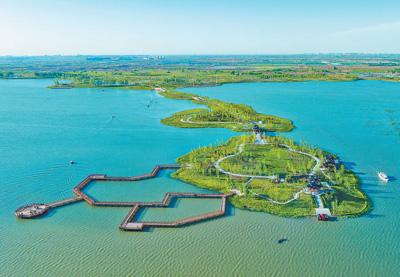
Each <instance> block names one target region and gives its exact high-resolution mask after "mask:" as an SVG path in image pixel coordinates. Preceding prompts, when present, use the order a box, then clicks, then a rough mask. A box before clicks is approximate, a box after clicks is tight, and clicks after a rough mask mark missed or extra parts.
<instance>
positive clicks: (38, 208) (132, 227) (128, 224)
mask: <svg viewBox="0 0 400 277" xmlns="http://www.w3.org/2000/svg"><path fill="white" fill-rule="evenodd" d="M179 168H180V165H179V164H161V165H157V166H155V167H154V168H153V170H152V171H151V172H150V173H148V174H142V175H138V176H128V177H121V176H107V175H105V174H91V175H89V176H87V177H86V178H85V179H83V180H82V181H81V182H79V184H78V185H76V186H75V187H74V189H73V192H74V193H75V195H76V197H73V198H68V199H63V200H60V201H56V202H52V203H49V204H30V205H25V206H22V207H20V208H18V209H17V210H16V211H15V215H16V216H17V217H18V218H34V217H39V216H42V215H44V214H46V213H47V212H48V211H49V210H50V209H52V208H57V207H61V206H65V205H69V204H72V203H75V202H78V201H85V202H86V203H88V204H89V205H91V206H97V207H132V208H131V209H130V211H129V212H128V214H127V215H126V216H125V218H124V220H123V221H122V223H121V224H120V226H119V229H120V230H123V231H143V230H144V229H145V228H151V227H181V226H184V225H188V224H193V223H196V222H200V221H204V220H209V219H212V218H216V217H220V216H223V215H224V214H225V211H226V199H227V198H228V197H230V196H232V195H233V194H232V193H229V194H200V193H189V192H167V193H166V194H165V196H164V198H163V199H162V200H161V201H159V202H157V201H153V202H118V201H109V202H108V201H96V200H95V199H93V198H91V197H90V196H89V195H87V194H86V193H85V192H84V191H83V189H84V188H85V187H86V186H88V185H89V184H90V183H91V182H93V181H122V182H125V181H127V182H132V181H140V180H145V179H150V178H154V177H156V176H157V175H158V173H159V172H160V171H161V170H166V169H179ZM173 198H220V199H221V206H220V208H219V210H217V211H213V212H209V213H205V214H202V215H197V216H193V217H188V218H183V219H179V220H176V221H171V222H157V221H154V222H135V221H134V218H135V216H136V214H137V213H138V212H139V210H140V209H142V208H146V207H147V208H149V207H150V208H151V207H156V208H166V207H168V206H169V205H170V203H171V200H172V199H173Z"/></svg>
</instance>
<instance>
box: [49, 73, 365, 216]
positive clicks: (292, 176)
mask: <svg viewBox="0 0 400 277" xmlns="http://www.w3.org/2000/svg"><path fill="white" fill-rule="evenodd" d="M249 76H250V78H249ZM278 76H279V77H275V78H272V79H271V78H269V79H262V78H264V77H265V75H261V74H250V73H248V72H247V73H241V74H236V73H235V72H232V71H231V72H227V71H221V72H219V71H218V70H214V71H210V70H203V71H196V70H188V71H186V70H180V71H177V70H175V71H171V70H143V71H142V72H141V71H139V72H134V73H109V72H106V73H102V72H100V73H99V72H85V73H74V74H72V75H69V76H67V75H66V76H64V78H65V79H67V80H68V82H60V81H59V80H56V81H55V83H54V85H52V86H50V87H51V88H63V87H66V88H68V87H125V88H128V89H146V90H155V91H156V92H157V93H158V94H160V95H162V96H164V97H168V98H171V99H176V100H186V101H192V102H193V103H195V104H199V105H202V106H206V107H207V108H196V109H191V110H185V111H180V112H177V113H175V114H173V115H171V116H170V117H167V118H164V119H162V120H161V122H162V123H163V124H165V125H169V126H174V127H179V128H228V129H230V130H232V131H235V132H247V133H249V132H252V133H253V134H252V135H244V136H237V137H233V138H231V139H230V140H229V141H228V142H227V143H226V144H223V145H218V146H207V147H204V148H200V149H196V150H194V151H192V152H191V153H189V154H187V155H185V156H183V157H180V158H178V159H177V161H178V163H179V164H180V165H181V166H182V167H181V169H179V170H178V171H176V172H175V173H174V174H173V177H174V178H177V179H179V180H182V181H185V182H187V183H190V184H194V185H197V186H199V187H202V188H207V189H211V190H215V191H219V192H223V193H233V194H234V196H233V197H231V200H230V201H231V203H232V204H233V205H234V206H235V207H238V208H243V209H248V210H254V211H261V212H267V213H271V214H275V215H280V216H286V217H304V216H312V215H315V214H317V216H318V218H319V219H320V217H321V215H322V218H323V219H324V220H325V219H326V218H333V216H335V217H336V216H358V215H361V214H364V213H366V212H367V211H369V209H370V207H371V205H370V201H369V199H368V197H367V196H366V194H364V193H363V192H362V191H361V189H360V187H359V179H358V178H357V176H356V175H355V173H354V172H352V171H350V170H347V169H345V167H344V164H343V163H342V162H340V161H339V160H338V158H337V157H335V156H334V155H332V154H330V153H326V152H324V151H322V150H319V149H315V148H312V147H310V146H305V145H301V146H300V145H296V144H295V143H294V142H293V141H291V140H289V139H286V138H283V137H279V136H264V132H288V131H291V130H292V129H293V128H294V125H293V123H292V121H291V120H289V119H285V118H280V117H278V116H274V115H265V114H261V113H258V112H256V111H255V110H254V109H253V108H252V107H250V106H247V105H244V104H235V103H228V102H225V101H221V100H218V99H212V98H208V97H203V96H199V95H196V94H191V93H186V92H180V91H178V90H177V89H178V88H179V87H182V86H188V85H190V84H191V86H204V85H220V84H224V83H231V82H258V81H265V80H268V81H282V80H284V81H301V80H304V79H307V80H325V81H337V80H347V81H350V80H355V79H356V77H355V76H354V75H350V74H343V75H333V74H320V75H319V74H318V73H314V74H313V75H301V74H298V75H296V78H294V77H293V76H292V77H290V76H291V75H282V76H285V78H283V79H282V78H281V77H282V76H281V75H278ZM137 77H139V78H137ZM112 78H114V79H112ZM215 79H216V80H220V81H219V82H218V81H217V82H215V83H213V80H215ZM255 128H256V129H255ZM325 216H326V217H325Z"/></svg>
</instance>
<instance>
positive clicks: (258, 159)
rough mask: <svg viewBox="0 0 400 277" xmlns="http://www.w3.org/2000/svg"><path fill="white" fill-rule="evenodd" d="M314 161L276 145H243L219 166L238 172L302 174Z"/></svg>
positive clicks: (262, 174) (308, 170) (310, 167)
mask: <svg viewBox="0 0 400 277" xmlns="http://www.w3.org/2000/svg"><path fill="white" fill-rule="evenodd" d="M314 165H315V161H314V160H313V159H312V158H310V157H308V156H305V155H302V154H299V153H295V152H291V151H289V150H288V149H287V148H285V147H280V146H277V145H254V144H252V145H245V146H244V149H243V152H242V153H240V154H239V155H237V156H234V157H230V158H227V159H225V160H223V161H222V163H221V164H220V166H221V167H222V168H223V169H225V170H227V171H229V172H235V173H240V174H253V175H260V176H267V175H300V174H302V175H304V174H308V173H309V172H310V170H311V169H312V168H313V166H314Z"/></svg>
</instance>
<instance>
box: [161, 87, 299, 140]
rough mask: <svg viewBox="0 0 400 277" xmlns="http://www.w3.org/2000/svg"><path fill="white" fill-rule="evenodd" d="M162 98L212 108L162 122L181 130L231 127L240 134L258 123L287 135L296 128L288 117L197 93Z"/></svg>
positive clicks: (185, 113)
mask: <svg viewBox="0 0 400 277" xmlns="http://www.w3.org/2000/svg"><path fill="white" fill-rule="evenodd" d="M161 94H162V95H164V96H166V97H169V98H174V99H184V100H191V101H193V102H194V103H197V104H203V105H206V106H207V107H208V109H192V110H187V111H182V112H178V113H175V114H173V115H172V116H170V117H168V118H165V119H163V120H162V121H161V122H162V123H164V124H166V125H170V126H175V127H180V128H228V129H231V130H233V131H236V132H245V131H251V129H252V127H253V126H254V124H255V123H257V125H258V126H259V127H260V128H262V129H265V130H268V131H277V132H287V131H290V130H292V129H293V123H292V122H291V121H290V120H288V119H284V118H280V117H278V116H273V115H265V114H260V113H257V112H256V111H255V110H254V109H253V108H252V107H250V106H247V105H243V104H234V103H228V102H224V101H220V100H217V99H210V98H208V97H202V96H198V95H195V94H188V93H183V94H182V95H181V94H180V92H177V91H171V90H167V91H165V92H162V93H161Z"/></svg>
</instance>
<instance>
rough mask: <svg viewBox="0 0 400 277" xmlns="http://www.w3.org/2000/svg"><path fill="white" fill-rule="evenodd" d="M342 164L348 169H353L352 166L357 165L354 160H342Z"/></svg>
mask: <svg viewBox="0 0 400 277" xmlns="http://www.w3.org/2000/svg"><path fill="white" fill-rule="evenodd" d="M343 164H344V166H345V167H346V168H347V169H350V170H353V169H354V167H355V166H356V165H357V164H356V163H355V162H343ZM357 174H358V173H357Z"/></svg>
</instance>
